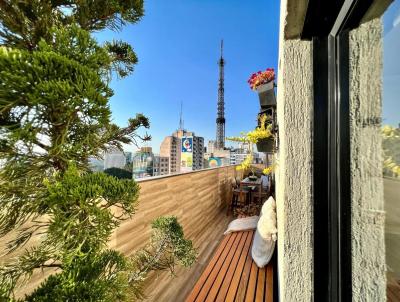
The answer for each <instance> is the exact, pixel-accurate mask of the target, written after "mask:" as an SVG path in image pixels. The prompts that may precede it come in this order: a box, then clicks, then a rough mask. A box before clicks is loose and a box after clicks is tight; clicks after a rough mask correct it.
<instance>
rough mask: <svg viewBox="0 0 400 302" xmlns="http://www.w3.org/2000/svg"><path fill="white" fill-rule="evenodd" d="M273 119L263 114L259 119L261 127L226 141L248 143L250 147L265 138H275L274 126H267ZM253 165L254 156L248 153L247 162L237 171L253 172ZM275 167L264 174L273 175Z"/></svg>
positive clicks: (267, 169)
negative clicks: (249, 170) (248, 170)
mask: <svg viewBox="0 0 400 302" xmlns="http://www.w3.org/2000/svg"><path fill="white" fill-rule="evenodd" d="M269 119H271V117H270V116H267V115H266V114H263V115H261V116H260V117H259V121H260V126H259V127H257V128H256V129H255V130H253V131H249V132H242V133H241V135H240V136H237V137H227V138H226V139H227V140H229V141H233V142H241V143H247V144H249V145H251V146H252V145H253V144H257V142H258V141H260V140H262V139H265V138H270V137H274V135H273V133H272V125H271V124H269V125H266V122H267V121H268V120H269ZM252 163H253V155H252V153H251V152H250V153H248V154H247V156H246V158H245V160H244V161H243V162H242V163H241V164H240V165H239V166H237V167H236V169H237V170H247V169H251V171H252V172H253V173H254V171H253V166H252V165H251V164H252ZM274 168H275V166H274V165H273V166H270V167H267V168H265V169H264V171H263V173H265V174H271V173H272V172H273V171H274Z"/></svg>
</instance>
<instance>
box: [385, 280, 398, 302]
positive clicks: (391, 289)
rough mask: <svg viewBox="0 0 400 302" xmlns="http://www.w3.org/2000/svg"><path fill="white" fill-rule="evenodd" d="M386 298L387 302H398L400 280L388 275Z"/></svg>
mask: <svg viewBox="0 0 400 302" xmlns="http://www.w3.org/2000/svg"><path fill="white" fill-rule="evenodd" d="M386 297H387V301H388V302H400V280H397V279H396V278H395V276H393V275H392V274H390V273H388V275H387V289H386Z"/></svg>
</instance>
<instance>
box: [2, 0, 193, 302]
mask: <svg viewBox="0 0 400 302" xmlns="http://www.w3.org/2000/svg"><path fill="white" fill-rule="evenodd" d="M143 13H144V11H143V0H129V1H125V0H113V1H108V0H86V1H85V0H80V1H72V0H71V1H68V0H64V1H63V0H26V1H22V0H8V1H7V0H0V202H1V211H0V236H5V235H7V234H8V235H10V234H16V235H15V236H14V238H13V239H12V240H11V241H9V242H8V244H7V248H6V249H7V252H9V253H12V252H14V251H18V252H19V253H18V254H19V257H18V258H16V259H14V260H10V261H8V262H7V263H6V264H5V265H3V266H2V267H1V268H0V298H1V299H9V300H12V299H13V297H14V293H15V291H16V288H17V285H18V284H20V283H21V282H22V281H23V280H24V279H29V277H30V276H31V274H32V273H33V272H34V271H35V270H38V269H46V268H57V273H56V274H53V275H51V276H50V277H49V278H47V279H46V280H45V281H44V282H43V283H42V284H41V285H40V286H39V287H38V288H37V289H36V290H35V291H34V292H33V293H31V294H29V295H28V296H26V297H25V300H26V301H118V300H124V299H130V300H132V299H140V298H141V297H142V285H143V282H144V281H145V279H146V276H147V274H148V272H150V271H151V270H161V269H170V270H171V271H173V268H174V265H175V264H177V263H180V264H181V265H183V266H189V265H191V264H192V263H193V261H194V260H195V251H194V249H193V247H192V243H191V241H189V240H186V239H185V238H184V235H183V232H182V228H181V226H180V225H179V224H178V222H177V219H176V218H175V217H166V218H159V219H157V220H156V221H155V222H154V223H153V225H152V227H153V235H152V238H151V240H150V242H149V244H148V245H147V246H146V247H145V248H144V249H142V250H140V251H139V252H137V253H136V254H135V255H134V256H132V257H129V258H127V257H125V256H123V255H122V254H121V253H119V252H118V251H115V250H111V249H108V248H107V246H106V243H107V241H108V239H109V237H110V235H111V233H112V232H113V230H114V229H115V228H116V227H117V226H118V225H119V224H120V222H121V221H122V220H123V219H126V218H130V217H131V216H132V215H133V214H134V212H135V208H136V206H137V200H138V194H139V186H138V185H137V184H136V183H135V182H134V181H133V180H128V179H117V178H115V177H112V176H109V175H107V174H104V173H100V172H98V173H91V172H90V171H89V162H88V161H89V158H90V157H96V156H99V154H101V153H102V152H103V151H105V150H108V149H109V148H120V149H121V147H122V144H130V143H134V144H138V143H139V142H140V141H143V140H148V139H150V137H149V136H147V135H144V136H140V135H139V134H138V130H139V129H140V128H148V127H149V120H148V119H147V118H146V117H145V116H143V115H142V114H137V115H136V117H135V118H132V119H129V121H128V125H127V126H126V127H119V126H117V125H115V124H113V123H112V121H111V111H110V108H109V104H108V101H109V99H110V97H111V96H112V95H113V91H112V90H111V89H110V87H109V81H110V79H111V77H113V76H117V77H119V78H123V77H126V76H127V75H129V74H131V73H132V72H133V66H134V65H135V64H136V63H137V57H136V55H135V53H134V51H133V49H132V47H131V46H130V45H129V44H127V43H125V42H123V41H111V42H106V43H104V44H103V45H100V44H99V43H98V42H97V41H96V40H95V39H94V38H92V36H91V34H92V33H93V31H99V30H103V29H111V30H120V29H121V28H122V27H123V26H124V25H126V24H128V23H136V22H138V21H139V20H140V18H141V17H142V16H143ZM39 235H40V237H38V236H39ZM33 237H35V238H40V240H39V243H38V244H35V245H34V246H33V247H30V248H27V249H26V250H24V245H25V244H26V243H27V242H29V241H30V240H31V239H32V238H33Z"/></svg>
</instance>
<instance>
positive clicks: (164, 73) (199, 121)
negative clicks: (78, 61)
mask: <svg viewBox="0 0 400 302" xmlns="http://www.w3.org/2000/svg"><path fill="white" fill-rule="evenodd" d="M278 35H279V1H270V0H253V1H242V0H171V1H165V0H148V1H145V16H144V18H143V19H142V20H141V21H140V22H139V23H137V24H135V25H130V26H127V27H125V28H124V29H123V31H122V32H119V33H115V32H109V31H106V32H101V33H99V34H97V35H96V37H97V38H98V40H99V41H104V40H112V39H122V40H124V41H127V42H129V43H130V44H131V45H132V46H133V47H134V49H135V52H136V54H137V56H138V58H139V63H138V64H137V65H136V69H135V72H134V73H133V74H132V75H131V76H129V77H127V78H125V79H122V80H117V79H114V80H113V81H112V83H111V86H112V88H113V89H114V92H115V95H114V96H113V97H112V98H111V109H112V112H113V118H114V122H115V123H117V124H118V125H121V126H123V125H125V123H126V121H127V119H128V118H129V117H131V116H134V115H135V114H136V113H138V112H140V113H143V114H145V115H146V116H148V117H149V118H150V122H151V129H150V130H149V133H150V134H151V135H152V137H153V139H152V142H151V143H150V146H152V147H153V149H154V152H155V153H158V152H159V146H160V143H161V141H162V139H163V138H164V137H165V136H167V135H171V133H172V132H173V131H175V130H176V129H177V127H178V124H179V108H180V102H181V101H182V102H183V116H184V121H185V128H187V129H188V130H191V131H194V132H195V133H196V135H198V136H203V137H204V138H205V139H206V141H208V140H209V139H214V138H215V118H216V108H217V88H218V87H217V83H218V65H217V60H218V58H219V45H220V40H221V39H222V38H223V39H224V55H225V59H226V68H225V106H226V110H225V118H226V135H227V136H233V135H237V134H239V133H240V132H241V131H247V130H251V129H252V128H254V126H255V125H256V116H257V112H258V106H259V104H258V97H257V94H256V93H254V92H253V91H251V90H250V88H249V87H248V85H247V79H248V77H249V76H250V74H251V73H253V72H255V71H258V70H261V69H265V68H267V67H273V68H275V69H276V68H277V61H278ZM126 150H127V151H132V150H134V147H133V146H132V147H128V148H126Z"/></svg>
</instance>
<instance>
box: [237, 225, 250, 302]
mask: <svg viewBox="0 0 400 302" xmlns="http://www.w3.org/2000/svg"><path fill="white" fill-rule="evenodd" d="M253 237H254V233H253ZM252 263H253V259H252V258H251V247H250V249H249V252H248V254H247V258H246V263H245V265H244V270H243V273H242V276H241V278H240V282H239V286H238V289H237V292H236V297H235V301H238V302H243V301H244V299H245V297H246V290H247V285H248V283H249V278H250V272H251V266H252Z"/></svg>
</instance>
